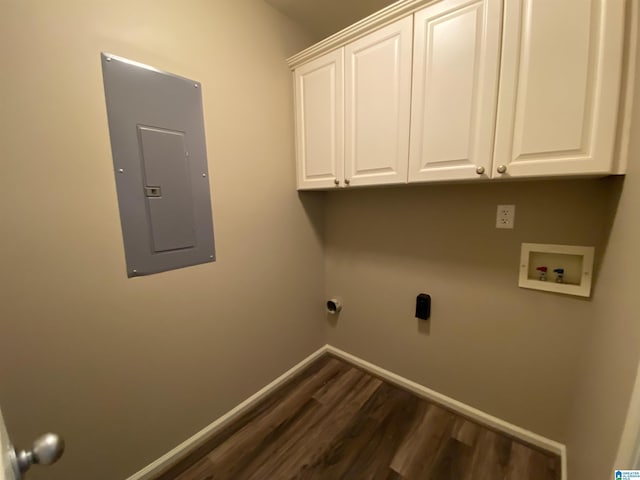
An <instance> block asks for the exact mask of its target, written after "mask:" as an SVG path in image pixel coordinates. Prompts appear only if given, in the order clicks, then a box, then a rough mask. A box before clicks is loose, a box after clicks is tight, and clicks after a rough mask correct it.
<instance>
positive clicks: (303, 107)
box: [294, 49, 344, 190]
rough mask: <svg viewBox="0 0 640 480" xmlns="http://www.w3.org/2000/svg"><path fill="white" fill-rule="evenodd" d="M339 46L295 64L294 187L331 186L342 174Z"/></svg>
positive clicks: (342, 112)
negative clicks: (296, 181)
mask: <svg viewBox="0 0 640 480" xmlns="http://www.w3.org/2000/svg"><path fill="white" fill-rule="evenodd" d="M343 64H344V58H343V49H339V50H337V51H335V52H331V53H328V54H327V55H324V56H322V57H320V58H318V59H316V60H313V61H312V62H309V63H307V64H305V65H302V66H301V67H299V68H297V69H296V71H295V74H294V78H295V90H296V142H297V144H296V159H297V175H298V189H300V190H304V189H314V188H327V187H334V186H335V181H336V180H338V181H339V180H341V179H342V177H343V176H344V173H343V165H344V97H343V92H344V76H343Z"/></svg>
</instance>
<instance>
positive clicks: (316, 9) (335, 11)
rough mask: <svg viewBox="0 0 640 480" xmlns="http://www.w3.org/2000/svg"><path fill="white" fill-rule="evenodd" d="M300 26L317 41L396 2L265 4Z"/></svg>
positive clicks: (286, 0)
mask: <svg viewBox="0 0 640 480" xmlns="http://www.w3.org/2000/svg"><path fill="white" fill-rule="evenodd" d="M265 1H266V2H267V3H268V4H270V5H271V6H272V7H274V8H275V9H276V10H278V11H280V12H281V13H283V14H285V15H286V16H288V17H289V18H291V19H293V20H295V21H296V22H298V23H299V24H300V25H301V26H302V27H303V28H305V29H306V30H307V31H308V32H309V33H310V34H311V35H313V36H314V37H316V38H315V40H316V41H318V40H321V39H323V38H325V37H328V36H329V35H331V34H333V33H335V32H337V31H339V30H342V29H343V28H344V27H347V26H349V25H351V24H352V23H355V22H357V21H358V20H361V19H363V18H364V17H367V16H369V15H371V14H372V13H374V12H376V11H378V10H380V9H381V8H384V7H386V6H387V5H391V4H392V3H394V2H395V1H396V0H265Z"/></svg>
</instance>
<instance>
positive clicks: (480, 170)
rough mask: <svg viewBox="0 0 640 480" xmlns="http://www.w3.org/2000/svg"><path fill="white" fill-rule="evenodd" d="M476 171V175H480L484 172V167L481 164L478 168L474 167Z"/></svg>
mask: <svg viewBox="0 0 640 480" xmlns="http://www.w3.org/2000/svg"><path fill="white" fill-rule="evenodd" d="M476 173H477V174H478V175H482V174H483V173H484V167H483V166H482V165H481V166H479V167H478V168H476Z"/></svg>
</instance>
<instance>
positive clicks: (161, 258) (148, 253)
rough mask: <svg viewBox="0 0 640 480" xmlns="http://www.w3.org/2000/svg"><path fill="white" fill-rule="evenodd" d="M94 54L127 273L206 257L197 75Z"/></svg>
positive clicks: (210, 248)
mask: <svg viewBox="0 0 640 480" xmlns="http://www.w3.org/2000/svg"><path fill="white" fill-rule="evenodd" d="M101 57H102V75H103V80H104V91H105V98H106V102H107V114H108V117H109V132H110V136H111V151H112V155H113V165H114V169H115V177H116V188H117V191H118V204H119V207H120V222H121V225H122V236H123V239H124V248H125V256H126V259H127V274H128V276H130V277H133V276H137V275H148V274H151V273H157V272H162V271H165V270H172V269H175V268H181V267H187V266H190V265H196V264H199V263H205V262H213V261H214V260H215V248H214V240H213V220H212V217H211V195H210V192H209V173H208V170H207V152H206V147H205V139H204V120H203V113H202V93H201V90H202V89H201V85H200V83H199V82H195V81H193V80H189V79H186V78H182V77H179V76H176V75H172V74H169V73H165V72H161V71H159V70H157V69H155V68H153V67H149V66H147V65H142V64H139V63H137V62H133V61H130V60H126V59H124V58H120V57H116V56H114V55H109V54H106V53H103V54H102V55H101Z"/></svg>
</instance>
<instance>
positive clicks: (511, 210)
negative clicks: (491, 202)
mask: <svg viewBox="0 0 640 480" xmlns="http://www.w3.org/2000/svg"><path fill="white" fill-rule="evenodd" d="M515 220H516V206H515V205H498V213H497V214H496V228H513V224H514V223H515Z"/></svg>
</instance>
